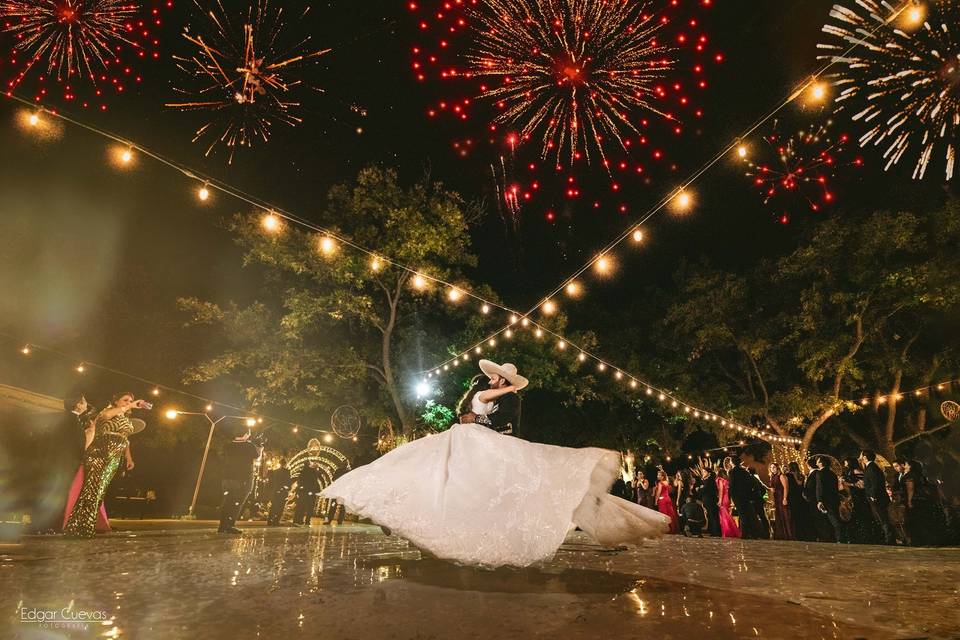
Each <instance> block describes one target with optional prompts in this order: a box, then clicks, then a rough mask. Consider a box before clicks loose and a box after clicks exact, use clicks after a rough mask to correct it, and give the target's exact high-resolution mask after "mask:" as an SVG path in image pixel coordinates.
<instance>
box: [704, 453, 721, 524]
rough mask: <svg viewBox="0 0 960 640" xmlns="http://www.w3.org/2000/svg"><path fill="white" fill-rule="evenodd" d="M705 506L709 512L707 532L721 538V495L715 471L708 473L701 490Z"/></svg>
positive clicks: (710, 470)
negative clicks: (718, 490)
mask: <svg viewBox="0 0 960 640" xmlns="http://www.w3.org/2000/svg"><path fill="white" fill-rule="evenodd" d="M700 497H701V498H702V499H703V506H704V507H705V508H706V510H707V532H708V533H709V534H710V535H711V536H716V537H718V538H719V537H720V494H719V493H718V492H717V474H716V473H715V472H714V471H713V469H709V470H708V471H706V473H705V475H704V478H703V485H702V488H701V490H700Z"/></svg>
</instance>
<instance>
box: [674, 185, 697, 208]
mask: <svg viewBox="0 0 960 640" xmlns="http://www.w3.org/2000/svg"><path fill="white" fill-rule="evenodd" d="M692 205H693V195H691V193H690V192H689V191H688V190H686V189H681V190H680V191H678V192H677V194H676V196H674V198H673V207H672V208H673V210H674V211H675V212H677V213H686V212H687V211H689V210H690V207H691V206H692Z"/></svg>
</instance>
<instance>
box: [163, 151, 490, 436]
mask: <svg viewBox="0 0 960 640" xmlns="http://www.w3.org/2000/svg"><path fill="white" fill-rule="evenodd" d="M472 215H474V214H473V212H472V211H471V210H470V208H469V207H467V205H466V204H465V203H464V202H463V201H462V200H461V198H460V197H459V196H458V195H457V194H455V193H452V192H450V191H447V190H446V189H444V187H443V186H442V185H440V184H436V183H432V182H431V181H430V180H429V178H425V179H424V180H422V181H421V182H419V183H417V184H415V185H413V186H412V187H409V188H406V187H404V186H402V185H401V184H400V183H399V181H398V178H397V175H396V173H395V172H394V171H392V170H385V169H379V168H369V169H365V170H363V171H361V172H360V174H359V175H358V176H357V178H356V180H355V182H354V183H353V184H350V185H340V186H337V187H334V188H333V189H332V190H331V191H330V194H329V197H328V198H327V202H326V206H325V207H324V208H323V211H322V213H321V214H320V215H319V218H320V219H321V220H322V221H323V222H322V223H323V225H324V227H325V228H327V229H330V230H332V231H333V232H334V235H336V236H339V237H342V238H348V239H350V240H351V241H353V242H355V243H356V244H357V245H359V246H364V247H375V248H377V250H378V251H382V252H383V256H389V257H390V258H391V259H393V260H396V261H398V262H400V263H403V264H406V265H410V266H413V267H414V268H416V269H418V270H419V272H420V273H423V274H425V275H428V276H430V277H433V278H438V279H442V280H444V281H446V282H455V283H458V286H462V287H463V288H468V284H467V281H466V279H465V276H464V273H463V272H464V270H465V269H466V268H469V267H471V266H473V265H475V263H476V259H475V258H474V256H473V254H472V253H471V248H470V237H469V233H468V225H469V223H470V221H471V216H472ZM231 229H232V230H233V232H234V233H235V234H236V236H237V240H238V242H239V244H240V245H241V247H242V248H243V249H244V251H245V252H246V256H245V264H246V266H248V267H252V266H256V267H258V268H259V269H260V270H261V271H262V273H263V277H264V282H265V284H266V286H265V288H264V290H263V291H262V292H261V295H260V297H261V298H262V299H260V300H257V301H255V302H253V303H251V304H247V305H245V306H243V305H240V304H237V303H233V302H229V303H219V304H218V303H215V302H210V301H203V300H198V299H185V300H182V301H181V306H182V308H183V309H184V310H186V311H187V312H189V313H190V314H191V322H192V323H193V324H195V325H197V324H199V325H213V326H215V327H217V328H219V329H220V332H219V335H220V339H221V343H220V344H219V345H218V346H219V351H220V353H219V354H218V355H216V356H214V357H212V358H209V359H207V360H205V361H203V362H200V363H198V364H197V365H195V366H193V367H191V368H190V369H189V370H188V372H187V374H186V379H187V381H188V382H198V381H206V380H212V379H218V378H222V377H224V376H227V375H228V374H229V375H230V376H231V378H232V379H234V380H240V381H241V384H242V385H243V387H244V391H245V393H246V395H247V397H248V399H249V400H250V401H252V402H253V403H254V404H255V405H265V404H273V405H285V406H289V407H291V408H293V409H296V410H298V411H302V412H309V411H313V410H317V409H324V408H326V409H329V408H330V407H332V406H335V405H336V404H338V403H345V402H349V403H355V404H358V405H361V406H362V407H363V409H364V410H365V411H366V412H367V413H368V417H373V418H387V419H395V420H396V421H398V422H399V424H400V425H402V430H403V433H404V435H406V436H408V437H409V436H410V435H411V434H412V432H413V429H414V425H415V415H414V411H413V410H412V407H411V404H410V401H409V396H410V393H408V391H409V390H407V389H405V388H404V386H403V384H402V381H403V380H404V379H405V377H406V376H408V375H409V374H410V373H411V369H414V370H415V368H416V366H417V365H419V364H422V363H424V362H430V361H432V359H433V358H438V357H439V356H440V355H441V353H442V349H441V348H439V346H437V345H436V343H435V342H431V341H428V340H426V339H425V336H426V335H428V334H429V333H431V332H430V329H431V326H432V325H433V324H434V323H436V322H438V321H442V318H443V316H442V315H440V314H438V311H437V307H438V305H436V304H434V303H433V302H428V298H429V297H430V296H431V295H446V292H443V291H437V287H436V286H433V285H431V286H429V287H427V288H426V289H424V290H423V291H421V290H419V289H418V287H417V286H414V285H415V284H418V283H417V282H415V281H414V278H413V276H412V275H411V273H410V272H408V271H405V270H402V269H399V268H396V267H392V266H390V265H388V264H387V263H386V262H385V261H384V260H382V259H378V258H376V257H372V256H370V255H366V254H364V253H362V252H359V251H357V250H355V249H352V248H349V247H346V246H341V244H340V243H339V242H338V241H336V240H335V239H332V238H327V237H326V236H324V235H323V234H322V233H311V232H305V231H302V230H300V229H299V228H297V227H293V226H291V225H288V224H284V223H281V224H280V227H279V228H278V229H276V230H274V231H273V232H268V231H266V230H265V229H264V228H262V226H261V224H260V222H259V220H257V219H256V218H255V217H253V216H250V215H241V216H238V217H237V218H235V219H234V220H233V222H232V224H231ZM428 282H429V281H428ZM487 293H488V295H491V296H492V294H489V292H487ZM472 315H476V314H472ZM470 318H471V315H468V316H467V319H468V320H469V319H470ZM400 353H402V354H404V356H405V358H404V360H403V363H402V364H398V360H397V356H398V354H400Z"/></svg>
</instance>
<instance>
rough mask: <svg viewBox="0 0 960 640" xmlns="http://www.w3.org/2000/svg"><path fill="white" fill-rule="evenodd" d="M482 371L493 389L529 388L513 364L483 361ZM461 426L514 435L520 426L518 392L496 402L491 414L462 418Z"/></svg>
mask: <svg viewBox="0 0 960 640" xmlns="http://www.w3.org/2000/svg"><path fill="white" fill-rule="evenodd" d="M480 370H481V371H483V373H484V375H486V376H487V378H489V379H490V388H491V389H501V388H503V387H508V386H511V385H512V386H514V387H516V388H517V391H519V390H520V389H523V388H524V387H525V386H527V382H528V381H527V379H526V378H524V377H523V376H521V375H518V373H517V368H516V367H515V366H514V365H512V364H509V363H507V364H504V365H502V366H501V365H499V364H496V363H495V362H491V361H490V360H481V361H480ZM460 424H479V425H483V426H484V427H488V428H490V429H493V430H494V431H499V432H500V433H502V434H504V435H513V430H514V429H515V428H517V427H518V426H519V425H520V396H519V395H518V394H517V393H516V391H514V392H511V393H506V394H504V395H502V396H500V397H499V398H497V399H496V400H494V406H493V410H492V411H491V412H490V413H489V414H487V415H477V414H476V413H472V412H471V413H468V414H466V415H463V416H460Z"/></svg>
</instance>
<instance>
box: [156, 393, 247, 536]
mask: <svg viewBox="0 0 960 640" xmlns="http://www.w3.org/2000/svg"><path fill="white" fill-rule="evenodd" d="M177 416H203V417H204V418H206V419H207V422H209V423H210V433H209V434H207V446H205V447H204V448H203V458H202V459H201V460H200V472H199V473H198V474H197V484H196V485H194V487H193V499H192V500H191V501H190V510H189V511H187V515H186V516H185V519H187V520H196V518H197V515H196V513H194V511H195V510H196V508H197V497H198V496H199V495H200V483H201V482H202V481H203V472H204V470H205V469H206V468H207V457H208V456H209V454H210V444H211V443H212V442H213V432H214V430H216V428H217V425H218V424H220V423H221V422H222V421H224V420H226V419H227V418H235V419H237V420H246V421H247V423H248V425H249V423H250V422H251V421H252V420H253V418H248V417H246V416H221V417H219V418H217V419H216V420H214V419H213V418H211V417H210V415H209V414H207V413H199V412H195V411H176V410H172V409H171V410H170V411H168V412H167V417H168V418H171V419H174V418H176V417H177Z"/></svg>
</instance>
